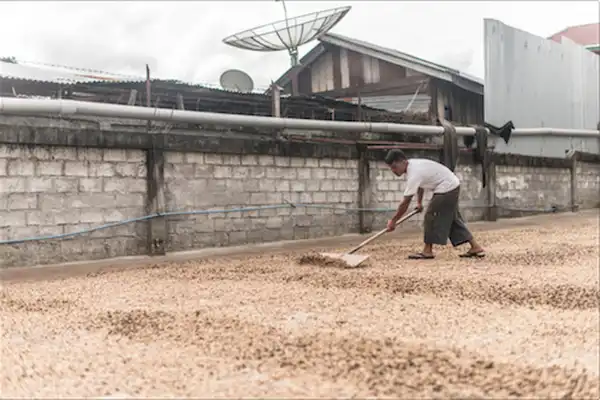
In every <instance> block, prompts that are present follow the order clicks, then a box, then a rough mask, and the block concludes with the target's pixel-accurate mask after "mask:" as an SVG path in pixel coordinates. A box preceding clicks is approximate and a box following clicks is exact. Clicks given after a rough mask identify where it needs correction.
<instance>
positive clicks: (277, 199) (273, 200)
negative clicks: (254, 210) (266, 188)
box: [267, 192, 283, 205]
mask: <svg viewBox="0 0 600 400" xmlns="http://www.w3.org/2000/svg"><path fill="white" fill-rule="evenodd" d="M282 203H283V194H282V193H281V192H273V193H267V204H273V205H275V204H282Z"/></svg>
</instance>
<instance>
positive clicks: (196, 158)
mask: <svg viewBox="0 0 600 400" xmlns="http://www.w3.org/2000/svg"><path fill="white" fill-rule="evenodd" d="M184 160H185V162H186V163H188V164H204V153H196V152H188V153H184Z"/></svg>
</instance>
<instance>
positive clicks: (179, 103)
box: [177, 93, 185, 110]
mask: <svg viewBox="0 0 600 400" xmlns="http://www.w3.org/2000/svg"><path fill="white" fill-rule="evenodd" d="M177 109H178V110H185V105H184V103H183V96H182V95H181V93H177Z"/></svg>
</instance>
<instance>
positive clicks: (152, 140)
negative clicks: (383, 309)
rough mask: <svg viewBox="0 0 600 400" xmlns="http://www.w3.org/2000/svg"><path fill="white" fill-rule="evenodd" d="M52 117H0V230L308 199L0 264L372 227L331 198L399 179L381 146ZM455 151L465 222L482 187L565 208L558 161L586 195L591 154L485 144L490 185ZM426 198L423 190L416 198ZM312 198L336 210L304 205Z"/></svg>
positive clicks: (42, 231)
mask: <svg viewBox="0 0 600 400" xmlns="http://www.w3.org/2000/svg"><path fill="white" fill-rule="evenodd" d="M53 123H54V122H52V124H53ZM52 124H50V125H49V126H48V127H45V125H43V124H41V123H40V124H38V125H36V126H35V127H30V126H29V127H27V128H26V129H21V128H19V127H16V128H14V127H13V125H6V124H4V125H2V124H1V123H0V240H12V239H23V238H26V237H32V236H46V235H62V234H66V233H70V232H75V231H79V230H82V229H87V228H92V227H98V226H101V225H104V224H110V223H113V222H117V221H122V220H126V219H130V218H136V217H142V216H146V215H148V214H154V213H156V212H163V211H196V210H210V209H213V210H215V209H236V208H240V207H252V206H270V205H278V204H279V205H281V204H282V203H285V202H286V201H289V202H292V203H304V204H309V205H312V207H308V208H304V207H301V208H295V209H293V208H290V207H286V208H280V209H266V210H257V211H250V212H244V213H242V212H240V211H235V212H230V213H227V214H211V215H185V216H181V217H174V216H169V217H167V218H164V220H162V219H160V218H158V219H153V220H151V221H150V222H148V221H143V222H135V223H130V224H126V225H120V226H114V227H110V228H108V229H104V230H100V231H96V232H94V233H87V234H84V235H82V236H74V237H70V238H66V239H61V240H45V241H31V242H25V243H20V244H16V245H0V267H8V266H18V265H33V264H47V263H56V262H65V261H77V260H91V259H100V258H107V257H115V256H125V255H139V254H150V253H152V254H160V252H162V251H163V250H164V251H177V250H189V249H197V248H203V247H212V246H230V245H237V244H246V243H256V242H267V241H275V240H287V239H306V238H317V237H324V236H333V235H341V234H346V233H352V232H358V231H359V229H362V230H367V231H368V230H373V231H375V230H379V229H381V228H383V227H384V226H385V223H386V222H387V220H388V219H389V218H390V216H391V215H392V214H393V211H389V212H385V213H376V212H363V213H358V212H357V210H354V211H350V212H349V211H347V210H344V209H348V208H353V209H356V208H358V207H363V208H386V209H393V208H396V207H397V206H398V203H399V202H400V201H401V199H402V193H403V190H404V178H398V177H396V176H394V175H393V174H392V173H391V172H390V171H389V169H388V167H387V166H385V165H384V163H383V162H382V157H383V154H384V152H381V151H370V150H369V151H366V152H362V151H363V150H361V149H359V148H357V147H356V146H355V145H347V144H332V143H301V142H288V141H278V140H267V139H264V138H263V139H256V138H249V137H244V138H240V137H229V136H227V135H223V134H221V135H216V134H214V133H213V134H212V135H209V134H207V135H206V136H203V135H198V134H197V132H196V134H195V135H189V134H182V133H176V132H174V133H169V134H168V135H162V134H148V133H147V132H141V131H136V130H134V129H131V130H127V131H123V132H121V131H114V130H111V129H112V128H111V129H109V130H102V129H100V128H98V129H96V128H91V127H81V126H79V125H75V123H73V122H69V121H64V120H63V121H62V122H61V126H60V127H59V128H57V127H56V126H55V125H52ZM13 128H14V129H13ZM82 130H83V131H82ZM407 155H408V156H409V157H428V158H433V159H437V156H438V152H437V151H431V150H423V151H407ZM579 155H580V156H582V157H583V156H584V155H585V154H584V153H580V154H579ZM463 156H464V155H463ZM463 156H461V157H460V159H459V163H458V166H457V168H456V170H455V172H456V174H457V175H458V177H459V178H460V180H461V184H462V186H461V187H462V190H461V211H462V213H463V215H464V216H465V218H466V219H467V220H476V219H481V218H483V217H484V216H491V215H492V213H491V212H488V211H493V210H489V209H488V208H487V207H486V206H487V205H488V202H489V200H490V199H488V197H491V193H492V192H493V191H494V190H495V201H496V204H497V205H498V206H504V207H508V208H510V207H514V208H525V209H541V208H548V207H550V206H552V205H557V206H559V207H563V208H568V207H569V206H570V203H571V197H570V196H571V184H570V183H571V180H572V177H571V171H572V168H571V166H572V165H577V168H576V175H575V178H576V179H575V182H576V187H575V189H576V193H577V196H576V199H577V202H578V204H579V205H580V206H581V207H582V208H588V207H596V206H598V197H599V196H598V192H599V189H600V182H599V175H598V174H599V172H600V171H599V170H600V159H599V158H598V157H597V156H596V155H587V156H586V157H584V158H582V159H578V160H577V163H576V164H573V163H571V161H570V160H560V159H543V158H539V157H526V156H511V155H494V156H493V157H492V165H494V164H495V168H494V169H492V170H491V172H492V175H495V176H490V177H488V178H489V179H490V180H491V182H490V185H488V187H486V188H483V186H482V182H481V167H480V166H479V165H476V164H475V163H473V159H472V158H471V157H470V156H467V157H463ZM367 163H368V167H367ZM149 167H150V168H151V169H150V172H149V171H147V169H148V168H149ZM359 170H360V171H363V172H365V171H367V170H368V171H369V173H368V176H367V175H363V176H359ZM359 186H360V187H363V188H364V190H363V193H359ZM430 197H431V194H427V195H426V198H425V206H426V205H427V201H428V200H429V198H430ZM323 205H326V206H330V207H331V206H334V205H335V206H336V207H339V208H341V209H340V210H332V209H327V208H319V207H317V206H323ZM500 215H501V216H510V215H511V214H510V213H502V212H501V214H500ZM422 219H423V217H422V215H419V216H417V217H416V218H415V219H414V220H413V221H411V222H410V223H409V225H411V224H412V225H413V226H414V224H419V225H420V224H421V223H422ZM361 221H362V224H361Z"/></svg>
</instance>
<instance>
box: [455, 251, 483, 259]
mask: <svg viewBox="0 0 600 400" xmlns="http://www.w3.org/2000/svg"><path fill="white" fill-rule="evenodd" d="M459 257H461V258H474V257H475V258H483V257H485V252H484V251H478V252H470V251H467V252H466V253H464V254H461V255H459Z"/></svg>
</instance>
